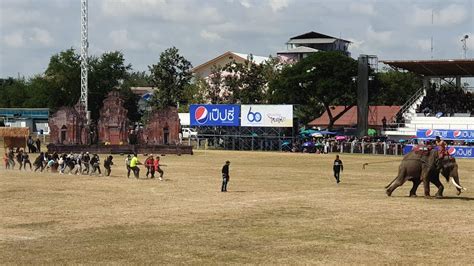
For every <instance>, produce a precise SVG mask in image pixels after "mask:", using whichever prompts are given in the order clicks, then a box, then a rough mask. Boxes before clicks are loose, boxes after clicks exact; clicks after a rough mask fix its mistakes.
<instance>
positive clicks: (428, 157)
mask: <svg viewBox="0 0 474 266" xmlns="http://www.w3.org/2000/svg"><path fill="white" fill-rule="evenodd" d="M440 173H441V174H442V175H443V176H444V177H445V178H446V181H448V182H449V181H451V183H453V185H454V186H455V187H456V189H457V195H459V194H461V191H462V190H465V188H463V187H462V186H461V185H460V183H459V174H458V164H457V163H456V159H455V158H453V157H450V156H445V157H443V158H439V154H438V151H437V150H435V149H421V150H416V151H411V152H410V153H408V154H407V155H405V156H404V157H403V160H402V162H401V163H400V167H399V169H398V175H397V177H395V179H394V180H392V182H390V183H389V184H388V185H387V186H386V187H385V188H386V193H387V195H388V196H391V195H392V192H393V191H394V190H395V189H396V188H397V187H399V186H401V185H403V183H405V182H406V181H407V180H410V181H412V182H413V187H412V189H411V190H410V196H416V190H417V188H418V186H419V185H420V183H421V182H423V187H424V193H425V197H430V182H431V183H433V184H434V185H435V186H436V187H437V188H438V191H437V193H436V197H442V196H443V191H444V186H443V184H441V182H440V180H439V174H440Z"/></svg>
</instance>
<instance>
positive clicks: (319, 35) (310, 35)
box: [289, 31, 350, 43]
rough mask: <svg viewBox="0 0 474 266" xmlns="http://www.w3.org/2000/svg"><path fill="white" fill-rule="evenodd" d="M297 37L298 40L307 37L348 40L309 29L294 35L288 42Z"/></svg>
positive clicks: (306, 38)
mask: <svg viewBox="0 0 474 266" xmlns="http://www.w3.org/2000/svg"><path fill="white" fill-rule="evenodd" d="M298 39H300V40H301V39H304V40H308V39H334V40H336V39H338V40H341V41H344V42H350V41H348V40H344V39H341V38H336V37H332V36H329V35H326V34H322V33H319V32H314V31H310V32H307V33H304V34H301V35H298V36H295V37H291V38H290V42H289V43H292V42H291V41H294V40H298Z"/></svg>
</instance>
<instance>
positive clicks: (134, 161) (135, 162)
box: [130, 153, 142, 179]
mask: <svg viewBox="0 0 474 266" xmlns="http://www.w3.org/2000/svg"><path fill="white" fill-rule="evenodd" d="M140 164H142V163H141V162H140V161H138V157H137V154H136V153H135V154H133V158H132V160H130V169H132V171H133V174H134V175H135V178H136V179H138V178H140V168H138V165H140Z"/></svg>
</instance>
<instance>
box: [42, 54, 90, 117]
mask: <svg viewBox="0 0 474 266" xmlns="http://www.w3.org/2000/svg"><path fill="white" fill-rule="evenodd" d="M44 78H45V79H47V80H48V81H49V82H50V86H51V88H52V89H53V91H54V93H52V94H50V95H49V97H52V99H51V102H54V103H56V104H58V105H57V106H52V107H53V108H54V109H56V108H59V107H60V106H63V105H67V106H72V105H74V104H76V103H77V101H78V100H79V97H80V95H81V62H80V55H78V54H76V53H75V50H74V49H73V48H70V49H68V50H66V51H62V52H60V53H58V54H55V55H53V56H52V57H51V59H50V60H49V64H48V67H47V69H46V71H45V73H44Z"/></svg>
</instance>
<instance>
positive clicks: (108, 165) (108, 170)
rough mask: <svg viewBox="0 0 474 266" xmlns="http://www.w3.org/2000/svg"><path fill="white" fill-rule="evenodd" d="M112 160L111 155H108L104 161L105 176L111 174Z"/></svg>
mask: <svg viewBox="0 0 474 266" xmlns="http://www.w3.org/2000/svg"><path fill="white" fill-rule="evenodd" d="M113 158H114V157H113V156H112V155H109V156H108V157H107V159H105V160H104V168H105V176H110V173H111V172H112V165H114V163H113V162H112V159H113Z"/></svg>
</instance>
